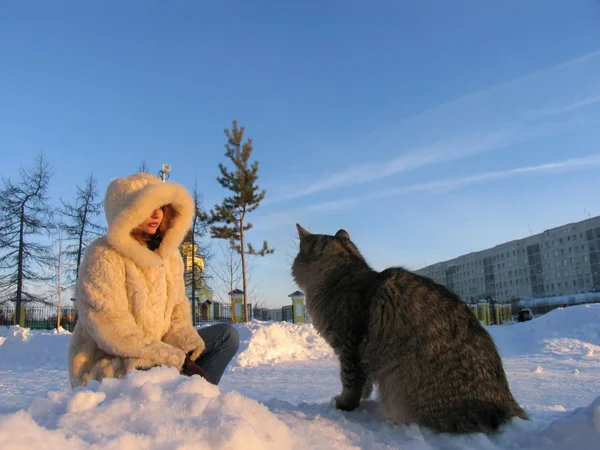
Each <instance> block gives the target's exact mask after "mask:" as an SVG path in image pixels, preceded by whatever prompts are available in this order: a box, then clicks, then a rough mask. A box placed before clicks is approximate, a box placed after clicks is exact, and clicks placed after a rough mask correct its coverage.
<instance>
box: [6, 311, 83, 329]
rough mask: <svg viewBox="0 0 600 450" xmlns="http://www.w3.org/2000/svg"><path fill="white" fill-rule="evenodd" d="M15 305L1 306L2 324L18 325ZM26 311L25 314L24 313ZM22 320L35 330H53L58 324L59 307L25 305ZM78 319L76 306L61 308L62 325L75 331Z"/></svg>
mask: <svg viewBox="0 0 600 450" xmlns="http://www.w3.org/2000/svg"><path fill="white" fill-rule="evenodd" d="M15 312H16V311H15V308H14V307H13V306H0V326H11V325H16V323H17V322H16V314H15ZM23 313H24V314H23ZM21 316H22V319H21V320H22V322H21V325H24V326H25V327H26V328H31V329H33V330H52V329H54V328H56V326H57V324H58V307H57V306H56V305H25V306H23V307H22V310H21ZM76 320H77V312H76V310H75V308H74V307H72V306H71V307H65V308H60V326H61V327H63V328H64V329H65V330H67V331H73V329H74V328H75V322H76Z"/></svg>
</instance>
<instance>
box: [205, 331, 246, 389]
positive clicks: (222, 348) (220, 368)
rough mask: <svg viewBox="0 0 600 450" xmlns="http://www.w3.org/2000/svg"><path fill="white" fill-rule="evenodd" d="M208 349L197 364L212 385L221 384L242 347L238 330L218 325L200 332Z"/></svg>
mask: <svg viewBox="0 0 600 450" xmlns="http://www.w3.org/2000/svg"><path fill="white" fill-rule="evenodd" d="M198 334H199V335H200V337H201V338H202V340H203V341H204V344H205V345H206V349H205V350H204V353H202V355H200V357H199V358H198V359H196V361H195V363H196V364H198V365H199V366H200V367H202V368H203V369H204V370H205V371H206V373H207V374H208V377H209V378H210V382H211V383H212V384H219V381H220V380H221V376H222V375H223V372H225V369H226V368H227V365H228V364H229V362H230V361H231V360H232V359H233V357H234V356H235V354H236V353H237V351H238V348H239V345H240V338H239V335H238V332H237V330H236V329H235V328H234V327H233V326H232V325H230V324H228V323H218V324H216V325H211V326H208V327H204V328H201V329H200V330H198Z"/></svg>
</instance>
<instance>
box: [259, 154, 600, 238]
mask: <svg viewBox="0 0 600 450" xmlns="http://www.w3.org/2000/svg"><path fill="white" fill-rule="evenodd" d="M597 167H600V154H597V155H591V156H587V157H583V158H573V159H567V160H563V161H556V162H552V163H545V164H538V165H535V166H524V167H517V168H514V169H508V170H501V171H492V172H484V173H480V174H476V175H471V176H468V177H463V178H451V179H446V180H440V181H433V182H427V183H416V184H412V185H408V186H401V187H398V188H394V189H386V190H384V191H378V192H373V193H371V194H367V195H363V196H360V197H349V198H345V199H341V200H335V201H328V202H322V203H318V204H315V205H311V206H308V207H304V208H297V209H293V210H286V211H281V212H278V213H273V214H268V215H265V216H262V217H258V218H257V219H256V220H255V227H254V228H255V229H270V228H274V227H278V226H283V225H288V224H290V223H295V222H298V221H301V220H302V219H304V218H305V217H306V216H308V215H310V214H312V213H319V212H323V211H327V212H331V211H343V210H347V209H350V208H353V207H356V206H359V205H360V204H363V203H367V202H370V201H374V200H379V199H382V198H389V197H398V196H402V195H408V194H414V193H425V194H433V195H435V194H441V193H445V192H450V191H453V190H456V189H461V188H465V187H468V186H471V185H476V184H484V183H489V182H493V181H498V180H503V179H508V178H514V177H519V176H524V175H546V174H550V173H564V172H572V171H577V170H585V169H591V168H597Z"/></svg>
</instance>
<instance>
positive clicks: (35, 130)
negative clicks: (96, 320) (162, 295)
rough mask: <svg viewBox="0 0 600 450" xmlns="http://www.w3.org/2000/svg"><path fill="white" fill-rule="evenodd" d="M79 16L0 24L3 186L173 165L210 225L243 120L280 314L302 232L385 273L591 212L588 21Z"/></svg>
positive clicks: (20, 5)
mask: <svg viewBox="0 0 600 450" xmlns="http://www.w3.org/2000/svg"><path fill="white" fill-rule="evenodd" d="M84 3H85V4H83V3H82V2H74V1H62V2H49V1H36V2H33V1H21V2H3V3H2V4H1V5H0V58H1V67H2V69H1V70H0V149H1V152H2V170H1V174H2V175H3V176H5V177H7V176H15V175H16V174H17V171H18V168H19V166H21V165H23V166H29V165H31V163H32V161H33V159H34V158H35V156H36V155H37V154H38V153H39V152H40V150H43V151H44V152H45V153H46V155H47V157H48V159H49V161H50V163H51V164H52V166H53V168H54V171H55V174H54V177H53V180H52V186H51V192H50V193H51V195H52V197H53V199H54V200H55V201H56V202H57V203H58V198H59V197H62V198H63V199H70V198H71V197H72V196H73V195H74V191H75V185H77V184H79V185H83V183H84V181H85V179H86V177H87V176H88V175H89V174H90V173H93V174H94V176H95V177H96V178H97V179H98V181H99V186H100V189H101V190H102V194H103V192H104V189H105V187H106V185H107V183H108V181H109V180H110V179H111V178H113V177H118V176H123V175H127V174H130V173H132V172H135V171H136V170H137V169H138V167H139V165H140V163H141V161H142V160H144V161H145V162H146V164H147V165H148V166H150V167H151V168H152V170H153V171H158V169H159V168H160V165H161V164H162V163H168V164H171V165H172V167H173V172H172V176H171V180H172V181H178V182H181V183H183V184H184V185H186V186H187V187H190V188H191V187H192V186H193V183H194V179H197V181H198V186H199V189H200V191H201V192H202V194H203V195H204V198H205V202H206V206H207V207H211V206H213V205H214V204H215V203H217V202H220V200H221V199H222V198H223V196H224V195H226V194H227V192H226V191H224V190H223V188H221V186H220V185H219V184H218V183H217V181H216V177H217V175H218V168H217V165H218V163H219V162H223V161H224V143H225V137H224V134H223V130H224V128H226V127H229V126H230V125H231V121H232V120H233V119H237V120H238V121H239V122H240V123H241V124H243V125H244V126H245V127H246V133H247V136H248V137H251V138H252V139H253V142H254V146H255V151H254V157H255V158H256V159H257V160H258V161H259V162H260V170H259V175H260V178H259V184H260V186H261V187H263V188H265V189H266V190H267V199H266V200H265V202H264V204H263V205H262V206H261V207H259V209H258V210H256V211H255V212H254V213H253V214H252V216H251V221H252V222H253V223H254V224H255V229H254V230H253V231H252V232H251V233H250V235H249V237H250V239H251V240H252V241H254V242H256V243H257V244H259V243H260V242H261V241H262V239H264V238H266V239H268V241H269V243H270V244H271V245H272V246H274V247H275V249H276V252H275V254H274V255H272V256H269V257H265V258H262V259H260V260H257V261H256V266H255V269H254V271H253V280H254V281H253V282H254V283H255V284H257V285H258V289H259V290H260V291H261V292H262V297H263V299H264V300H265V301H266V302H267V303H269V304H271V305H272V306H280V305H283V304H287V303H288V302H289V298H288V297H287V295H288V294H289V293H291V292H293V291H294V290H296V289H297V287H296V286H295V285H294V282H293V280H292V278H291V276H290V274H289V269H290V263H291V261H292V260H293V257H294V255H295V252H296V247H295V245H296V244H295V241H294V238H295V237H296V229H295V223H296V222H299V223H300V224H301V225H302V226H304V227H305V228H307V229H309V230H311V231H313V232H322V233H329V234H333V233H335V232H336V231H337V230H338V229H339V228H344V229H346V230H347V231H348V232H349V233H350V235H351V237H352V238H353V240H354V241H355V243H356V244H357V245H358V247H359V248H360V249H361V250H362V251H363V253H364V255H365V256H366V258H367V259H368V261H369V262H370V263H371V264H372V266H373V267H374V268H375V269H378V270H379V269H383V268H385V267H387V266H391V265H403V266H405V267H407V268H410V269H417V268H419V267H422V266H424V265H425V264H432V263H434V262H437V261H440V260H444V259H449V258H452V257H455V256H458V255H461V254H464V253H467V252H470V251H474V250H480V249H483V248H486V247H489V246H492V245H495V244H498V243H501V242H504V241H507V240H510V239H515V238H520V237H524V236H527V235H529V234H530V233H531V232H533V233H538V232H541V231H543V230H544V229H546V228H551V227H554V226H558V225H561V224H563V223H566V222H570V221H578V220H582V219H583V218H585V217H586V214H591V215H593V216H594V215H598V214H600V207H599V206H598V201H597V198H598V179H600V177H599V175H600V145H599V144H600V115H599V113H600V27H598V23H599V21H600V2H598V1H594V0H580V1H576V2H564V1H559V0H555V1H541V0H531V1H528V2H522V1H516V0H509V1H505V2H489V1H480V0H472V1H455V2H447V1H442V0H438V1H430V0H420V1H417V0H415V1H404V2H396V1H391V0H390V1H388V0H382V1H378V2H366V1H364V2H358V1H327V2H323V1H302V2H281V1H278V2H276V1H271V2H267V1H254V2H243V1H224V2H213V3H209V2H192V1H187V2H183V1H173V2H157V1H147V2H141V1H132V2H127V3H126V4H121V3H120V2H116V1H106V2H84ZM123 3H125V2H123ZM216 3H218V4H216ZM586 211H587V213H586ZM213 246H214V249H215V250H218V242H214V245H213ZM215 263H216V264H218V262H216V261H215Z"/></svg>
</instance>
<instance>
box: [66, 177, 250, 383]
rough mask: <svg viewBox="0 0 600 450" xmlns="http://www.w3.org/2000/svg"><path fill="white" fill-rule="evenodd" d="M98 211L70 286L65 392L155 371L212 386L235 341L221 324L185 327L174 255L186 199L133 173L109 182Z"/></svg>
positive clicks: (185, 226) (188, 208) (182, 192)
mask: <svg viewBox="0 0 600 450" xmlns="http://www.w3.org/2000/svg"><path fill="white" fill-rule="evenodd" d="M104 210H105V214H106V220H107V222H108V231H107V233H106V235H105V236H103V237H100V238H98V239H96V240H95V241H94V242H93V243H91V244H90V245H89V246H88V247H87V249H86V251H85V255H84V259H83V261H82V263H81V266H80V268H79V277H78V279H77V284H76V286H75V297H76V299H77V300H76V302H77V307H78V316H79V318H78V321H77V325H76V326H75V330H74V331H73V336H72V337H71V341H70V344H69V352H68V359H69V379H70V382H71V386H72V387H73V388H75V387H77V386H85V385H86V384H87V382H88V381H89V380H97V381H100V380H101V379H102V378H123V377H124V376H125V374H127V373H128V372H130V371H131V370H134V369H142V370H144V369H149V368H151V367H154V366H161V365H166V366H170V367H175V368H177V369H178V370H179V371H180V372H182V373H184V374H186V375H192V374H200V375H201V376H204V377H205V378H207V379H208V380H209V381H210V382H211V383H213V384H218V383H219V380H220V379H221V376H222V374H223V372H224V371H225V368H226V367H227V364H228V363H229V361H230V360H231V359H232V358H233V356H234V355H235V353H236V352H237V350H238V342H239V339H238V334H237V331H236V329H235V328H233V327H232V326H231V325H229V324H218V325H213V326H210V327H206V328H203V329H201V330H200V331H197V330H196V329H195V328H194V327H193V326H192V320H191V313H190V304H189V301H188V299H187V297H186V295H185V284H184V273H183V260H182V257H181V254H180V253H179V250H178V247H179V245H180V244H181V242H182V241H183V238H184V236H185V234H186V232H187V231H188V230H189V229H190V226H191V223H192V219H193V215H194V213H195V210H194V202H193V199H192V197H191V196H190V194H189V193H188V191H187V190H186V189H185V188H184V187H183V186H181V185H179V184H176V183H163V182H161V181H160V180H159V179H158V178H157V177H155V176H153V175H150V174H148V173H144V172H140V173H136V174H134V175H131V176H128V177H124V178H119V179H116V180H113V181H111V182H110V184H109V185H108V188H107V191H106V196H105V199H104Z"/></svg>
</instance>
